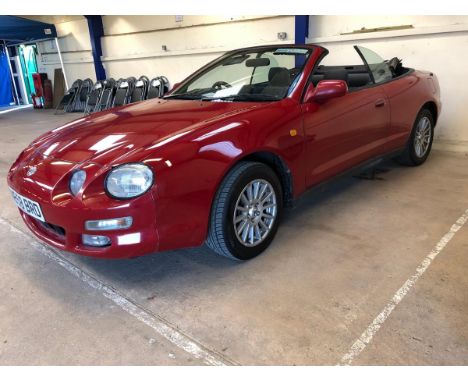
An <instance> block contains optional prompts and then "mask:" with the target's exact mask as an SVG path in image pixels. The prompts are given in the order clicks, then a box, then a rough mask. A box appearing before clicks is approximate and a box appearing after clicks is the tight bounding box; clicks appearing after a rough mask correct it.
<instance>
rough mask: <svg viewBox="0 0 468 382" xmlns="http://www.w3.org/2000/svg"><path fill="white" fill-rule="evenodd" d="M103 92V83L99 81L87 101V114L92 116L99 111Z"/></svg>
mask: <svg viewBox="0 0 468 382" xmlns="http://www.w3.org/2000/svg"><path fill="white" fill-rule="evenodd" d="M103 90H104V84H103V83H102V81H97V82H96V83H95V84H94V86H93V87H92V88H91V91H90V92H89V94H88V99H87V100H86V106H85V109H84V113H85V114H91V113H94V112H95V111H96V110H97V107H98V106H99V101H100V100H101V95H102V92H103Z"/></svg>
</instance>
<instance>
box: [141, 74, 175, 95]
mask: <svg viewBox="0 0 468 382" xmlns="http://www.w3.org/2000/svg"><path fill="white" fill-rule="evenodd" d="M168 91H169V81H168V80H167V78H166V77H164V76H159V77H155V78H153V79H152V80H151V81H150V84H149V88H148V95H147V97H146V99H152V98H161V97H162V96H163V95H164V94H166V93H167V92H168Z"/></svg>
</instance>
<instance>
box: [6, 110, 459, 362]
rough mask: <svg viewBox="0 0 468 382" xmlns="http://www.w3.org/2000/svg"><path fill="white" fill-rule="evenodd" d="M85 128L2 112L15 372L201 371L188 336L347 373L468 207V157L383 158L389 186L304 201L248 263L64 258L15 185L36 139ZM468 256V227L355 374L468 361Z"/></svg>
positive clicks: (243, 356) (179, 255) (379, 183)
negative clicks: (26, 212)
mask: <svg viewBox="0 0 468 382" xmlns="http://www.w3.org/2000/svg"><path fill="white" fill-rule="evenodd" d="M75 117H76V115H62V116H54V115H53V114H52V112H50V111H37V110H36V111H35V110H30V109H27V110H21V111H17V112H11V113H7V114H3V115H0V129H1V137H0V142H1V144H0V177H1V179H3V181H2V182H0V206H1V213H0V223H1V224H0V364H2V365H11V364H13V365H24V364H59V365H62V364H88V365H94V364H105V365H108V364H109V365H119V364H131V365H134V364H140V365H143V364H144V365H166V364H167V365H195V364H204V363H205V361H206V360H205V359H204V358H203V357H197V354H195V353H194V352H191V351H190V349H188V350H187V351H186V350H184V349H182V348H181V346H180V342H178V341H177V338H178V337H177V335H178V334H180V335H182V336H183V337H184V338H185V339H188V341H192V342H191V343H195V344H197V345H199V346H200V348H202V349H204V351H205V353H208V354H212V355H213V356H214V357H215V358H216V359H217V360H220V361H221V362H223V363H226V364H243V365H251V364H256V365H272V364H280V365H293V364H297V365H324V364H325V365H326V364H328V365H334V364H337V363H338V362H339V361H340V359H341V358H342V356H343V355H344V354H346V353H347V352H348V351H349V349H350V347H351V345H352V344H353V343H354V342H355V340H356V339H358V338H359V336H360V335H361V333H363V331H364V330H365V329H366V328H367V327H368V326H369V324H370V323H371V322H372V320H373V319H374V318H375V317H376V315H377V314H379V313H380V312H381V311H382V309H383V308H384V307H385V305H386V304H387V303H388V302H389V301H390V299H391V298H392V297H393V296H394V294H395V292H396V291H397V290H398V289H399V288H400V287H401V286H402V284H403V283H404V282H405V281H406V280H407V279H408V278H409V277H411V276H412V275H413V274H414V273H415V270H416V268H417V267H418V265H419V264H420V263H421V261H422V260H423V259H424V258H425V257H426V256H427V255H428V254H429V253H430V251H431V250H432V248H433V247H434V246H435V245H436V244H437V243H438V242H439V240H440V239H441V238H442V237H443V236H444V235H445V234H446V233H447V231H448V230H449V229H450V227H451V226H452V224H454V223H455V221H456V220H457V219H458V218H459V217H460V216H461V215H462V214H463V213H464V211H465V210H466V209H467V208H468V156H467V155H466V154H462V153H448V152H442V151H434V152H433V153H432V154H431V156H430V158H429V160H428V161H427V163H426V164H425V165H423V166H421V167H418V168H405V167H399V166H397V165H394V164H393V163H386V164H384V165H382V166H381V168H384V169H387V170H388V171H387V172H383V173H381V174H379V177H380V179H379V180H364V179H357V178H346V179H343V180H342V181H340V182H339V183H336V184H335V185H333V186H332V187H330V188H328V189H327V190H325V191H318V192H314V193H312V194H311V195H309V196H308V197H307V198H303V199H302V200H301V201H300V203H299V205H298V207H297V208H296V209H294V210H292V211H290V212H288V213H287V215H286V217H285V219H284V221H283V223H282V225H281V227H280V230H279V232H278V235H277V237H276V239H275V241H274V243H273V245H272V246H271V247H270V248H269V250H267V251H266V252H265V253H264V254H263V255H262V256H260V257H258V258H256V259H254V260H252V261H249V262H246V263H234V262H231V261H229V260H227V259H224V258H220V257H217V256H215V255H214V254H213V253H211V252H210V251H209V250H207V249H206V248H197V249H190V250H184V251H174V252H166V253H160V254H154V255H151V256H147V257H142V258H138V259H133V260H121V261H105V260H97V259H90V258H82V257H79V256H75V255H72V254H69V253H64V252H55V251H51V250H50V249H47V248H46V247H43V246H42V245H40V244H38V242H37V241H36V240H35V239H34V238H32V236H30V234H29V232H28V231H27V228H26V227H25V225H24V224H23V223H22V221H21V219H20V216H19V213H18V212H17V210H16V208H15V207H14V205H13V202H12V201H11V200H10V195H9V193H8V190H7V186H6V182H5V177H6V174H7V171H8V168H9V166H10V164H11V163H12V162H13V160H14V159H15V157H16V156H17V154H19V152H20V151H21V149H22V148H24V147H25V146H26V145H27V144H28V143H29V142H30V141H31V140H32V139H33V138H35V137H36V136H38V135H39V134H40V133H42V132H44V131H46V130H49V129H51V128H53V127H55V126H58V125H60V124H62V123H64V122H66V121H69V120H71V119H74V118H75ZM467 253H468V224H467V225H465V226H463V227H462V228H461V229H460V230H459V232H457V233H456V234H455V236H454V237H453V239H452V240H451V241H450V242H449V243H448V244H447V246H446V247H445V248H444V249H443V250H442V252H441V253H440V254H439V255H438V257H437V258H436V259H435V260H434V262H433V263H432V264H431V266H430V267H429V268H428V270H427V271H426V273H424V274H423V275H422V277H421V278H420V279H419V281H418V282H417V283H416V285H415V286H414V287H413V288H412V289H411V290H410V291H409V292H408V294H407V295H406V297H405V298H404V299H403V300H402V301H401V303H400V304H399V305H398V306H397V307H396V308H395V310H394V311H393V313H392V314H391V315H390V316H389V318H388V319H387V320H386V321H385V322H384V323H383V325H382V327H381V328H380V330H379V331H378V332H377V333H376V334H375V337H374V338H373V341H372V342H371V343H370V344H369V345H368V346H367V347H366V348H365V349H364V350H363V351H362V353H360V354H359V355H358V356H357V357H356V358H355V359H354V362H353V364H357V365H359V364H362V365H466V364H467V363H468V324H467V320H466V317H467V316H468V292H467V291H468V277H467V276H466V269H468V257H467V256H466V254H467ZM51 254H52V256H51ZM56 254H58V255H59V256H60V257H57V255H56ZM57 259H59V260H60V261H62V260H61V259H64V260H65V263H62V264H61V263H60V262H58V261H57ZM63 264H69V266H68V269H69V270H70V267H73V266H76V268H71V271H69V270H67V269H65V268H67V267H65V268H64V265H63ZM71 264H73V265H71ZM81 271H83V272H84V273H83V272H81ZM77 275H78V277H77ZM80 275H81V276H80ZM83 275H84V276H83ZM88 277H92V278H93V279H92V280H94V281H92V282H86V280H87V278H88ZM96 283H97V284H96ZM90 285H91V286H90ZM96 285H97V286H96ZM103 286H105V287H106V288H109V289H110V290H112V291H115V292H116V293H118V295H119V296H121V297H122V298H124V299H125V301H129V302H130V303H131V304H132V306H133V307H136V308H135V309H140V310H141V311H143V312H145V314H146V315H147V317H150V319H151V322H152V323H153V324H151V323H150V324H148V320H146V323H145V322H142V321H145V320H142V319H141V317H140V320H139V319H138V315H135V314H133V315H132V314H131V309H127V311H125V310H124V309H122V307H121V305H119V303H115V301H116V300H115V299H114V301H113V300H110V299H109V297H108V293H107V295H106V292H105V291H104V292H103V290H102V288H103ZM119 298H120V297H119ZM129 312H130V313H129ZM155 323H156V324H155ZM159 324H160V325H162V326H163V327H164V328H170V329H171V332H170V333H172V334H171V335H164V333H162V331H161V330H159V331H158V330H155V327H158V326H157V325H159ZM174 333H175V334H176V335H174ZM161 334H163V335H161Z"/></svg>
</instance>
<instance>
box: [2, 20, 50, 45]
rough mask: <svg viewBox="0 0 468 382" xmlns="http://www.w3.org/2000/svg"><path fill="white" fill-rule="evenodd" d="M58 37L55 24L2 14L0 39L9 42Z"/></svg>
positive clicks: (16, 42) (15, 42) (17, 42)
mask: <svg viewBox="0 0 468 382" xmlns="http://www.w3.org/2000/svg"><path fill="white" fill-rule="evenodd" d="M55 37H57V31H56V30H55V26H54V25H53V24H47V23H41V22H40V21H35V20H29V19H25V18H22V17H16V16H0V41H1V40H4V41H6V43H7V44H9V45H11V44H20V43H25V42H32V41H39V40H47V39H52V38H55Z"/></svg>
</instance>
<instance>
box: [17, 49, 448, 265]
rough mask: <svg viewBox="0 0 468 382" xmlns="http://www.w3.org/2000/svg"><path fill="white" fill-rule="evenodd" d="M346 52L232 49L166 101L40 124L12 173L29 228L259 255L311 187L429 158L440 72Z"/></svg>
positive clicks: (112, 251)
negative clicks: (360, 170)
mask: <svg viewBox="0 0 468 382" xmlns="http://www.w3.org/2000/svg"><path fill="white" fill-rule="evenodd" d="M355 49H356V52H357V54H358V55H359V56H360V57H361V59H362V65H343V66H324V65H321V61H322V59H323V58H324V57H325V56H326V55H327V53H328V51H327V50H326V49H325V48H323V47H320V46H317V45H270V46H260V47H252V48H246V49H239V50H235V51H232V52H229V53H226V54H225V55H223V56H222V57H220V58H218V59H216V60H215V61H213V62H211V63H209V64H208V65H206V66H205V67H203V68H201V69H200V70H198V71H197V72H195V73H194V74H193V75H191V76H190V77H188V78H187V79H186V80H184V81H183V82H181V83H180V84H178V85H177V86H175V90H173V91H172V92H171V93H170V94H169V95H167V96H165V97H164V98H163V99H155V100H149V101H145V102H139V103H134V104H131V105H126V106H123V107H117V108H114V109H111V110H108V111H104V112H100V113H96V114H93V115H91V116H86V117H84V118H80V119H78V120H76V121H74V122H71V123H68V124H66V125H64V126H62V127H59V128H56V129H54V130H52V131H50V132H48V133H46V134H44V135H43V136H41V137H39V138H38V139H36V140H35V141H34V142H32V143H31V145H30V146H29V147H27V148H26V149H25V150H24V151H23V152H22V153H21V154H20V156H19V157H18V159H17V160H16V161H15V163H14V164H13V166H12V167H11V169H10V171H9V174H8V185H9V187H10V189H11V192H12V194H13V198H14V200H15V202H16V204H17V205H18V207H19V209H20V213H21V215H22V217H23V219H24V221H25V223H26V225H27V226H28V227H29V228H30V229H31V230H32V231H33V233H34V234H35V235H37V236H38V237H39V238H40V239H42V240H43V241H45V242H47V243H48V244H50V245H52V246H55V247H57V248H59V249H62V250H66V251H70V252H74V253H77V254H81V255H87V256H95V257H101V258H124V257H135V256H140V255H143V254H147V253H154V252H157V251H164V250H170V249H176V248H181V247H193V246H199V245H202V244H203V243H205V242H206V243H207V245H208V246H209V247H210V248H211V249H213V250H214V251H215V252H216V253H218V254H220V255H224V256H227V257H230V258H233V259H239V260H247V259H250V258H252V257H254V256H256V255H258V254H259V253H261V252H262V251H263V250H265V249H266V248H267V247H268V246H269V245H270V243H271V241H272V240H273V238H274V236H275V233H276V231H277V229H278V224H279V222H280V219H281V214H282V210H283V208H284V207H287V206H290V205H291V204H292V203H293V201H294V200H295V199H296V198H298V197H299V196H300V195H301V194H303V193H304V192H305V191H306V190H308V189H310V188H312V187H314V186H316V185H318V184H320V183H322V182H324V181H327V180H329V179H330V178H332V177H335V176H337V175H340V174H342V173H344V172H347V171H348V170H350V169H355V168H357V167H360V166H363V165H365V164H369V163H373V161H375V160H376V159H379V158H383V157H396V158H398V160H399V161H400V162H401V163H403V164H406V165H412V166H415V165H420V164H421V163H423V162H424V161H425V160H426V158H427V156H428V155H429V152H430V150H431V144H432V139H433V134H434V127H435V124H436V121H437V118H438V116H439V114H440V108H441V103H440V98H439V84H438V81H437V78H436V76H435V75H434V74H433V73H430V72H424V71H419V70H415V69H410V68H406V67H404V66H402V64H401V61H400V60H399V59H397V58H393V59H391V60H389V61H384V60H383V59H381V58H380V57H379V56H378V55H377V54H376V53H374V52H372V51H370V50H368V49H366V48H363V47H357V46H356V47H355ZM356 57H357V56H356Z"/></svg>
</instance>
